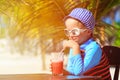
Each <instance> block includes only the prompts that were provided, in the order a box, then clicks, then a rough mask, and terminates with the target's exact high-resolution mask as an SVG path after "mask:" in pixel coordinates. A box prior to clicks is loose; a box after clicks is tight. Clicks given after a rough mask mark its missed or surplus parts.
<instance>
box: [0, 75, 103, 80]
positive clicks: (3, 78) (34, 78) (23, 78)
mask: <svg viewBox="0 0 120 80" xmlns="http://www.w3.org/2000/svg"><path fill="white" fill-rule="evenodd" d="M0 80H101V78H100V77H99V76H73V75H67V76H53V75H51V74H4V75H0Z"/></svg>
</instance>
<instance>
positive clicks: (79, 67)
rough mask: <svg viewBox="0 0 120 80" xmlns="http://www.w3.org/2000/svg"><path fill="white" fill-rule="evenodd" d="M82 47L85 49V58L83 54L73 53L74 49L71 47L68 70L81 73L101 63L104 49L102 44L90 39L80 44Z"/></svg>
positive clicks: (75, 73) (77, 73)
mask: <svg viewBox="0 0 120 80" xmlns="http://www.w3.org/2000/svg"><path fill="white" fill-rule="evenodd" d="M80 49H82V50H84V51H85V52H84V58H82V56H81V54H77V55H73V50H72V49H70V52H69V57H68V64H67V71H68V72H70V73H71V74H74V75H81V74H82V73H83V72H85V71H87V70H88V69H90V68H92V67H94V66H96V65H97V64H99V62H100V59H101V56H102V50H101V47H100V45H99V44H98V43H97V42H96V41H94V40H93V39H89V40H88V41H87V42H85V43H84V44H82V45H81V46H80Z"/></svg>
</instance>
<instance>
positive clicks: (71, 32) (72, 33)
mask: <svg viewBox="0 0 120 80" xmlns="http://www.w3.org/2000/svg"><path fill="white" fill-rule="evenodd" d="M85 30H87V29H80V28H74V29H72V30H68V29H64V32H65V35H66V36H79V35H80V33H81V32H84V31H85Z"/></svg>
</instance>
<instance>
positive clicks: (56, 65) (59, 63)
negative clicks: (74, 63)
mask: <svg viewBox="0 0 120 80" xmlns="http://www.w3.org/2000/svg"><path fill="white" fill-rule="evenodd" d="M63 61H64V58H63V52H52V53H51V66H52V74H53V75H63Z"/></svg>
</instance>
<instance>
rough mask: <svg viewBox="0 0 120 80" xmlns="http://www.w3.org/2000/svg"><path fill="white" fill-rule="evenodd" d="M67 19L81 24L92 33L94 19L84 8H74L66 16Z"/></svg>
mask: <svg viewBox="0 0 120 80" xmlns="http://www.w3.org/2000/svg"><path fill="white" fill-rule="evenodd" d="M67 17H72V18H75V19H77V20H79V21H80V22H82V23H83V24H84V25H85V26H86V27H87V28H88V29H90V30H92V31H93V28H94V26H95V19H94V17H93V14H92V12H90V11H89V10H87V9H84V8H75V9H73V10H72V11H71V13H70V14H69V15H68V16H66V18H67Z"/></svg>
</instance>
